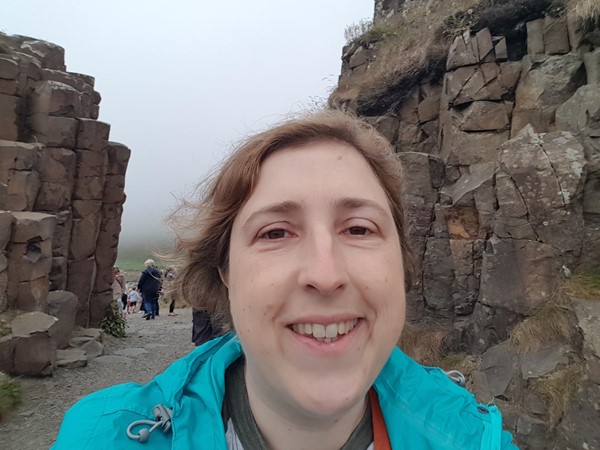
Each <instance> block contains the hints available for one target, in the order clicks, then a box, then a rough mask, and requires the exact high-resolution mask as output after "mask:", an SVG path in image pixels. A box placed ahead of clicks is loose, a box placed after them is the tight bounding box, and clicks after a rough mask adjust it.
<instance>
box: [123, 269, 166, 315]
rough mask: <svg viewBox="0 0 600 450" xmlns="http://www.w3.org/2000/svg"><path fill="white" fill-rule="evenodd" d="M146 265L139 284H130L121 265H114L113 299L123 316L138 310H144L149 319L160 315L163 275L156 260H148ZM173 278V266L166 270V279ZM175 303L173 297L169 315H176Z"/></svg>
mask: <svg viewBox="0 0 600 450" xmlns="http://www.w3.org/2000/svg"><path fill="white" fill-rule="evenodd" d="M144 266H145V269H144V271H142V273H141V276H140V278H139V281H138V282H137V286H132V285H129V286H128V285H127V282H126V280H125V274H124V273H122V272H121V270H120V269H119V267H117V266H114V267H113V274H114V281H113V285H112V290H113V300H114V301H115V302H116V303H117V305H118V307H119V314H121V315H122V316H123V317H125V315H126V314H127V313H133V312H137V311H142V312H144V314H145V315H144V317H145V318H146V319H147V320H151V319H154V318H155V317H156V316H157V315H158V311H159V303H158V301H159V298H160V294H161V292H162V289H163V276H162V274H161V272H160V270H159V269H158V268H157V267H156V264H155V263H154V260H152V259H148V260H146V261H145V262H144ZM173 278H174V270H173V269H172V268H167V270H166V271H165V279H166V280H169V281H171V280H172V279H173ZM138 305H139V309H138ZM174 305H175V301H174V299H173V300H172V301H171V305H170V307H169V315H175V313H174V312H173V309H174Z"/></svg>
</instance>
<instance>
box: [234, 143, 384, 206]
mask: <svg viewBox="0 0 600 450" xmlns="http://www.w3.org/2000/svg"><path fill="white" fill-rule="evenodd" d="M311 196H320V197H322V200H327V201H329V202H333V203H336V202H337V203H339V202H340V199H341V198H363V199H365V200H369V199H370V201H372V202H376V203H381V204H382V206H384V205H385V206H386V207H387V196H386V193H385V191H384V189H383V188H382V186H381V183H380V182H379V179H378V177H377V176H376V174H375V172H374V171H373V169H372V168H371V166H370V164H369V163H368V162H367V160H366V159H365V158H364V156H363V155H362V154H361V153H360V152H359V151H358V150H356V149H355V148H354V147H353V146H351V145H350V144H347V143H345V142H339V141H317V142H311V143H308V144H304V145H299V146H293V147H285V148H282V149H279V150H278V151H276V152H274V153H272V154H271V155H269V157H267V158H266V159H265V160H264V161H263V163H262V165H261V167H260V170H259V174H258V179H257V183H256V185H255V187H254V189H253V192H252V194H251V195H250V196H249V198H248V199H247V201H246V203H245V205H244V207H243V208H242V210H244V209H248V208H247V207H250V208H251V209H256V208H262V207H264V206H265V205H266V204H267V205H268V204H272V203H282V204H284V203H286V202H300V203H301V202H302V201H304V200H306V199H309V198H311ZM346 203H348V202H346ZM241 212H242V211H241Z"/></svg>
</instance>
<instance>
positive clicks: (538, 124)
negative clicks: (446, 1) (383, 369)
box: [330, 1, 600, 449]
mask: <svg viewBox="0 0 600 450" xmlns="http://www.w3.org/2000/svg"><path fill="white" fill-rule="evenodd" d="M409 3H410V2H381V1H376V13H375V19H376V22H378V21H385V17H387V16H389V15H393V14H395V13H396V12H398V11H399V10H401V9H403V8H408V7H410V5H409ZM538 13H539V12H538ZM516 25H517V24H516V23H515V26H516ZM519 29H521V30H523V31H526V33H522V34H519V33H513V34H512V35H510V36H496V35H493V34H492V33H491V32H490V31H489V29H487V28H482V29H479V30H477V31H476V32H469V31H467V32H465V33H463V34H461V35H459V36H457V37H456V38H455V39H454V42H453V43H452V45H451V46H450V49H449V53H448V56H447V58H446V68H445V71H444V73H442V74H441V75H440V74H438V73H435V72H432V73H427V74H425V75H424V76H423V77H422V78H421V79H420V80H417V81H414V80H413V81H411V82H414V84H411V85H402V86H394V87H393V88H390V89H388V90H379V91H377V92H384V93H385V95H387V96H389V97H386V98H369V99H367V100H365V98H364V95H366V94H359V93H357V94H355V95H356V97H352V95H353V94H352V92H355V91H356V92H359V91H360V89H359V87H356V89H355V90H354V91H353V89H352V86H353V85H352V80H353V77H357V80H358V81H357V84H356V86H364V85H365V80H366V79H368V74H369V70H370V68H371V62H372V61H374V60H377V58H381V57H383V56H382V54H378V46H379V45H381V43H380V42H375V43H373V42H370V43H365V44H364V46H361V45H358V44H353V45H351V46H348V47H346V48H345V49H344V54H343V57H342V59H343V64H342V75H341V76H340V84H341V85H342V84H343V87H342V89H343V92H344V94H343V95H340V96H336V95H335V94H334V95H333V96H332V97H331V99H330V100H331V102H332V104H333V106H336V107H338V108H341V109H354V110H357V111H358V112H364V111H366V109H361V107H360V104H361V103H360V102H363V104H370V105H378V112H377V114H378V115H376V116H367V117H365V118H366V120H367V121H369V122H370V123H371V124H372V125H373V126H374V127H376V128H377V129H378V130H379V131H380V132H381V133H382V134H383V135H384V136H386V137H387V138H388V139H389V140H390V142H391V143H392V145H394V146H395V148H396V151H397V152H398V157H399V158H400V160H401V161H402V162H403V163H404V167H405V177H406V193H405V201H406V205H407V216H408V219H409V222H410V225H411V232H410V239H411V246H412V248H413V250H414V252H415V254H416V257H417V266H418V270H419V275H418V276H417V282H416V284H415V286H414V287H413V289H412V291H411V292H409V295H408V311H407V314H408V321H409V322H410V323H411V325H412V326H413V327H417V329H418V327H421V329H422V330H434V331H435V332H436V333H440V334H442V335H444V336H447V337H448V338H447V339H445V340H444V343H443V345H444V346H445V350H444V351H445V352H446V353H453V352H467V353H470V354H471V355H475V356H476V357H477V358H479V360H480V361H481V364H480V367H479V369H478V370H476V371H475V372H474V373H473V375H472V377H471V389H472V390H473V391H475V392H476V393H477V395H478V396H479V397H480V401H483V402H489V401H494V402H496V403H498V405H499V406H500V408H501V409H502V411H503V413H504V416H505V418H506V422H507V426H508V428H509V429H510V430H511V431H512V432H513V433H515V435H516V436H517V441H518V443H519V445H520V448H535V449H537V448H567V447H568V448H594V446H595V445H596V446H597V445H599V444H598V443H599V442H600V434H599V433H598V430H597V427H594V426H592V425H591V424H590V420H589V418H585V413H583V412H582V411H585V412H586V413H588V414H589V417H592V416H594V414H595V417H597V410H596V412H593V409H594V403H593V402H594V400H593V399H596V400H595V402H596V403H595V404H596V405H597V401H598V400H597V399H598V397H599V396H600V384H599V381H598V373H599V370H600V362H599V361H600V360H599V359H598V342H596V341H597V333H596V332H595V328H594V325H597V324H598V323H600V311H598V310H597V308H594V307H593V305H594V304H595V303H594V302H593V301H591V302H584V301H582V302H579V303H577V304H576V305H574V306H573V307H572V308H567V309H566V310H565V311H566V312H564V314H565V317H567V319H565V320H568V321H569V329H572V330H573V333H572V335H570V336H556V338H555V339H553V340H550V341H549V342H546V343H544V344H543V345H542V346H541V348H536V349H529V350H528V351H524V350H523V349H521V348H519V347H518V345H516V344H514V343H513V342H512V341H510V340H508V339H509V337H510V336H511V334H512V332H513V330H514V329H515V327H516V326H517V325H519V324H522V323H523V322H524V321H527V320H528V319H529V318H534V317H536V315H537V314H539V312H540V311H542V310H546V308H548V307H550V306H551V305H553V304H554V302H555V294H556V288H557V284H558V283H559V282H561V280H563V279H564V278H565V277H566V276H569V274H571V273H574V272H576V271H577V270H581V269H586V268H587V269H589V268H598V267H600V259H599V258H598V255H599V254H600V103H599V102H600V97H599V92H600V90H599V89H598V86H599V85H598V83H599V82H600V80H599V78H598V76H599V75H598V74H599V73H600V70H599V67H600V49H594V48H593V47H592V48H585V49H583V48H582V47H581V46H580V42H581V40H582V36H581V30H582V27H581V24H580V23H579V22H578V21H577V19H576V18H574V17H571V16H568V17H567V16H564V17H550V16H546V17H542V18H541V19H537V18H536V20H531V21H529V22H528V23H526V26H524V27H522V28H519ZM390 54H392V53H390ZM397 57H400V56H397ZM380 67H381V64H380ZM342 81H343V83H342ZM360 83H362V84H360ZM394 92H398V98H394V97H393V96H394V95H395V94H394ZM406 92H409V93H408V95H406ZM359 95H363V97H360V98H359ZM359 100H360V101H359ZM337 101H339V104H336V102H337ZM382 105H389V107H388V109H387V111H384V112H383V113H381V111H380V110H381V109H383V106H382ZM548 326H549V327H550V326H551V325H550V324H549V325H548ZM596 328H598V327H596ZM423 333H425V331H424V332H423ZM582 342H583V343H582ZM561 376H565V377H570V380H571V381H572V383H573V385H574V386H575V389H574V390H573V393H572V402H571V404H570V407H569V409H568V410H567V411H562V412H561V414H560V416H559V417H555V416H556V414H557V413H556V412H555V411H554V409H553V407H552V406H551V405H550V406H549V403H548V401H547V398H545V397H544V395H542V394H540V392H541V391H540V390H539V389H538V390H537V391H536V387H540V386H543V385H544V383H549V382H554V381H555V380H557V379H560V377H561ZM549 380H550V381H549ZM540 389H541V388H540ZM536 392H537V393H536ZM586 396H587V400H586ZM586 424H587V425H586ZM556 442H561V445H562V446H560V445H559V446H558V447H555V443H556Z"/></svg>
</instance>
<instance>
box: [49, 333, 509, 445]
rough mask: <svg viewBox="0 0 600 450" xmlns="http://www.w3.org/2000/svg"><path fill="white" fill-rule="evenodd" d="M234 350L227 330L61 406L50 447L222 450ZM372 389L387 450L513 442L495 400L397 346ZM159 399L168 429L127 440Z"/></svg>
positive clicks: (233, 340) (149, 417)
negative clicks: (479, 396) (150, 369)
mask: <svg viewBox="0 0 600 450" xmlns="http://www.w3.org/2000/svg"><path fill="white" fill-rule="evenodd" d="M241 355H242V348H241V345H240V342H239V340H238V339H237V337H236V336H235V335H234V334H232V333H230V334H227V335H225V336H223V337H221V338H218V339H214V340H212V341H209V342H207V343H206V344H204V345H202V346H201V347H198V348H197V349H196V350H194V351H193V352H192V353H190V354H189V355H187V356H186V357H184V358H182V359H180V360H178V361H176V362H175V363H173V364H172V365H171V366H170V367H169V368H168V369H167V370H166V371H165V372H163V373H162V374H160V375H158V376H157V377H156V378H154V379H153V380H152V381H150V382H149V383H148V384H146V385H143V386H141V385H139V384H135V383H128V384H123V385H118V386H114V387H111V388H108V389H104V390H102V391H99V392H96V393H94V394H91V395H89V396H87V397H85V398H83V399H82V400H80V401H79V402H77V403H76V404H75V405H74V406H73V407H72V408H71V409H69V411H67V413H66V414H65V417H64V421H63V424H62V426H61V428H60V431H59V433H58V438H57V440H56V443H55V444H54V447H52V448H53V449H54V450H66V449H69V450H71V449H78V450H92V449H105V448H107V447H109V448H115V449H123V450H127V449H131V450H152V449H174V450H187V449H215V450H227V444H226V442H225V430H224V427H223V421H222V418H221V406H222V401H223V395H224V389H225V381H224V376H225V369H226V368H227V367H228V366H229V365H230V364H231V363H232V362H233V361H235V360H236V359H237V358H239V357H240V356H241ZM374 387H375V390H376V391H377V393H378V396H379V402H380V405H381V410H382V412H383V416H384V419H385V423H386V426H387V430H388V434H389V437H390V442H391V444H392V448H394V449H419V450H437V449H448V450H449V449H453V450H457V449H460V450H471V449H472V450H506V449H508V450H514V449H516V448H517V447H515V446H514V445H513V444H512V443H511V442H512V439H511V436H510V434H509V433H507V432H504V431H502V418H501V416H500V412H499V411H498V410H497V408H496V407H495V406H485V405H480V404H478V403H477V402H476V401H475V398H474V397H473V395H472V394H470V393H469V392H468V391H467V390H466V389H464V388H461V387H460V386H457V385H456V384H454V383H453V382H452V381H451V380H450V379H449V378H448V377H447V376H446V375H445V373H444V372H443V371H442V370H440V369H434V368H426V367H423V366H421V365H419V364H417V363H416V362H415V361H413V360H412V359H410V358H409V357H408V356H406V355H405V354H404V353H402V351H401V350H400V349H395V350H394V351H393V353H392V355H391V356H390V358H389V360H388V361H387V363H386V364H385V366H384V368H383V370H382V371H381V373H380V375H379V377H378V378H377V380H376V381H375V384H374ZM158 404H162V405H164V406H166V407H167V408H169V409H171V410H172V414H171V417H172V420H171V424H172V427H171V429H170V430H168V431H167V432H164V431H163V430H162V429H160V428H159V429H156V430H154V431H153V432H152V433H151V434H150V436H149V438H148V441H147V442H146V443H143V444H142V443H140V442H138V441H137V440H133V439H130V438H129V437H128V436H127V427H128V425H130V424H131V423H133V422H135V421H139V420H153V418H154V415H153V408H154V407H155V406H156V405H158ZM150 426H151V424H150V425H146V426H145V428H150ZM140 428H141V427H140V426H136V427H134V430H132V431H133V433H134V434H137V433H138V432H139V430H140Z"/></svg>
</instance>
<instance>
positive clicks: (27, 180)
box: [0, 140, 41, 211]
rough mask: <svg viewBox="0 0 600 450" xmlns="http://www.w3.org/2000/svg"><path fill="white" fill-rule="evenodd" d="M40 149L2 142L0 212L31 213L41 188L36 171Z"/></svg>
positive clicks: (0, 153) (0, 150) (33, 146)
mask: <svg viewBox="0 0 600 450" xmlns="http://www.w3.org/2000/svg"><path fill="white" fill-rule="evenodd" d="M40 149H41V146H40V145H38V144H24V143H22V142H12V141H3V140H0V155H2V157H1V158H0V210H6V211H31V210H32V209H33V206H34V203H35V199H36V196H37V194H38V189H39V185H40V181H39V177H38V174H37V172H36V171H35V170H34V169H35V166H36V164H37V161H38V158H39V151H40Z"/></svg>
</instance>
